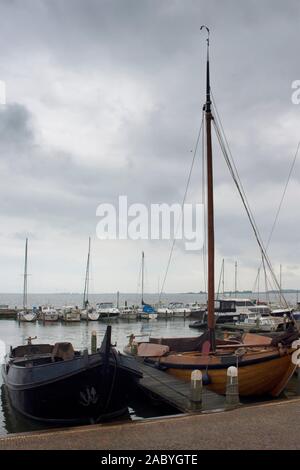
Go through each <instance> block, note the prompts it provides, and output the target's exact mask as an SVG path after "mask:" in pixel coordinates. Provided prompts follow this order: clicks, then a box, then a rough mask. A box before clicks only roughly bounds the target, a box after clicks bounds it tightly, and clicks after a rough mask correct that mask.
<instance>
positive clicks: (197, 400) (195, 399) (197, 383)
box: [191, 370, 202, 411]
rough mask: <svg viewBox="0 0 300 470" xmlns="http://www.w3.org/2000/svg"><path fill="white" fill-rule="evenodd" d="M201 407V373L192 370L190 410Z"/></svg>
mask: <svg viewBox="0 0 300 470" xmlns="http://www.w3.org/2000/svg"><path fill="white" fill-rule="evenodd" d="M201 407H202V373H201V370H193V372H192V373H191V410H193V411H197V410H200V409H201Z"/></svg>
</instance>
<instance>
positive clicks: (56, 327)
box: [0, 293, 296, 435]
mask: <svg viewBox="0 0 300 470" xmlns="http://www.w3.org/2000/svg"><path fill="white" fill-rule="evenodd" d="M28 297H29V299H28V304H29V305H43V304H50V305H54V306H57V307H59V306H62V305H67V304H73V305H81V303H82V296H81V295H80V294H71V293H70V294H67V293H66V294H40V295H38V294H33V295H29V296H28ZM288 297H289V298H288V300H289V302H291V303H293V304H294V303H295V301H296V296H295V295H293V294H291V295H289V296H288ZM125 300H127V301H128V305H131V304H139V301H140V297H139V295H138V294H121V295H120V304H121V305H122V304H124V302H125ZM145 300H146V301H148V302H150V303H155V302H156V301H157V295H154V294H149V295H145ZM162 300H163V301H164V302H170V301H182V302H186V303H187V302H194V301H198V302H204V301H205V296H203V295H199V294H198V295H196V294H170V295H165V296H164V298H163V299H162ZM271 300H275V299H271ZM90 301H91V303H93V304H94V303H96V302H105V301H113V302H116V295H114V294H99V295H91V296H90ZM0 304H8V305H9V306H21V304H22V295H21V294H0ZM191 321H194V320H189V319H187V320H183V319H172V320H154V321H147V320H142V321H126V320H120V319H117V320H113V321H111V322H110V324H111V325H112V341H113V342H114V343H116V345H117V346H116V347H117V349H119V350H120V351H122V350H123V348H124V346H125V345H126V344H127V342H128V336H129V335H130V334H131V333H134V334H135V335H137V336H138V335H139V336H140V337H142V336H144V337H145V339H147V338H148V337H149V335H152V336H175V337H176V336H195V330H192V329H190V328H189V323H190V322H191ZM93 330H95V331H97V337H98V344H99V343H100V341H101V339H102V338H103V335H104V333H105V330H106V323H105V322H104V321H101V322H100V321H99V322H89V323H86V322H80V323H74V324H62V323H60V322H56V323H53V324H46V325H42V324H41V323H38V322H36V323H21V324H20V325H19V324H18V322H16V321H15V320H0V340H2V341H4V343H5V345H6V350H7V351H8V349H9V347H10V346H17V345H20V344H26V338H28V336H32V337H33V336H37V341H38V342H41V343H43V342H46V343H55V342H57V341H70V342H71V343H72V344H73V346H74V347H75V348H76V349H85V348H90V338H91V332H92V331H93ZM196 334H197V333H196ZM1 385H2V378H1V376H0V386H1ZM291 394H292V395H293V394H294V392H293V385H292V388H291ZM162 414H174V410H173V409H167V408H166V406H154V405H153V404H152V403H150V402H148V401H147V400H146V399H145V398H143V399H142V400H141V401H140V402H138V401H136V402H135V403H134V404H133V405H132V409H131V410H130V415H131V416H130V418H131V419H139V418H144V417H153V416H160V415H162ZM130 418H129V419H130ZM42 427H43V428H45V425H43V426H42ZM40 428H41V425H39V424H36V423H33V422H31V421H29V420H27V419H25V418H23V417H22V416H20V415H19V414H17V413H16V412H15V411H14V410H12V409H11V407H10V405H9V402H8V400H7V396H6V394H5V390H4V387H2V386H1V399H0V435H1V434H2V435H3V434H7V433H11V432H23V431H29V430H34V429H40Z"/></svg>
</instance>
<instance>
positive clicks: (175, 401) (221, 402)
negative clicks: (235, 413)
mask: <svg viewBox="0 0 300 470" xmlns="http://www.w3.org/2000/svg"><path fill="white" fill-rule="evenodd" d="M139 367H140V371H141V372H142V373H143V378H142V379H140V381H139V386H140V388H141V389H142V390H144V392H146V393H148V394H149V393H150V394H153V395H155V396H156V397H158V398H159V399H161V400H162V401H164V402H166V403H168V404H169V405H171V406H173V407H174V408H176V409H178V410H179V411H181V412H184V413H187V412H191V411H192V409H193V405H192V402H191V399H190V396H191V388H190V387H191V385H190V383H189V382H183V381H182V380H179V379H177V378H175V377H173V376H172V375H169V374H168V373H167V372H164V371H161V370H159V369H156V368H154V367H152V366H149V365H147V364H145V363H144V362H139ZM217 409H218V410H220V409H225V398H224V397H222V396H220V395H217V394H216V393H214V392H212V391H210V390H208V389H207V388H206V387H203V395H202V407H201V410H199V411H212V410H217Z"/></svg>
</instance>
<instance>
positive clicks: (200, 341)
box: [137, 26, 299, 396]
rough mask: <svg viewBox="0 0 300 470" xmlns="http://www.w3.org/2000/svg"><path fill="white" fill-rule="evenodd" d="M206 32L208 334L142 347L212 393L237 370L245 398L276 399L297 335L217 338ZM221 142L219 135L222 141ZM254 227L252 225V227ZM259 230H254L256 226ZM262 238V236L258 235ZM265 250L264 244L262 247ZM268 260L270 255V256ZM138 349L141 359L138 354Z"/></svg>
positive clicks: (284, 381)
mask: <svg viewBox="0 0 300 470" xmlns="http://www.w3.org/2000/svg"><path fill="white" fill-rule="evenodd" d="M203 28H205V29H206V30H207V34H208V37H207V61H206V102H205V106H204V114H205V130H206V180H207V181H206V182H207V247H208V275H207V280H208V302H207V324H208V330H207V331H206V333H204V335H203V336H201V337H199V338H192V339H188V338H177V339H171V338H169V339H165V338H159V339H156V340H155V339H152V340H151V339H150V342H149V343H146V346H145V343H144V344H143V347H142V348H141V355H144V356H147V360H148V361H150V362H152V363H153V364H154V365H155V366H156V367H161V368H163V369H164V370H166V371H167V372H168V373H170V374H172V375H174V376H176V377H178V378H181V379H183V380H190V376H191V372H192V371H193V370H195V369H199V370H201V371H202V373H203V377H204V383H206V384H207V386H208V387H209V388H211V389H212V390H213V391H215V392H217V393H220V394H224V393H225V391H226V382H227V368H228V367H229V366H231V365H234V366H238V370H239V393H240V395H241V396H252V395H264V394H270V395H273V396H277V395H279V394H280V393H281V391H282V390H283V389H284V388H285V386H286V384H287V382H288V380H289V379H290V377H291V375H292V374H293V372H294V371H295V369H296V363H295V362H296V361H295V359H294V356H293V352H294V351H295V349H296V348H298V342H297V341H294V340H295V339H297V338H298V337H299V335H298V332H296V331H294V330H292V328H291V331H288V332H286V333H283V336H282V337H281V338H280V339H276V340H274V339H272V338H269V337H266V336H258V335H253V334H249V333H247V334H245V335H244V336H243V337H242V338H241V341H237V340H235V341H229V340H217V339H216V335H215V272H214V268H215V266H214V264H215V261H214V259H215V241H214V191H213V159H212V137H211V127H212V122H213V119H214V117H213V114H212V102H211V89H210V64H209V29H208V28H207V27H206V26H202V27H201V29H203ZM218 137H219V136H218ZM252 227H253V225H252ZM254 231H255V227H254ZM256 235H257V233H256ZM260 248H261V249H262V248H263V247H262V244H261V243H260ZM264 255H265V256H266V254H265V252H264ZM139 348H140V346H137V354H138V355H139Z"/></svg>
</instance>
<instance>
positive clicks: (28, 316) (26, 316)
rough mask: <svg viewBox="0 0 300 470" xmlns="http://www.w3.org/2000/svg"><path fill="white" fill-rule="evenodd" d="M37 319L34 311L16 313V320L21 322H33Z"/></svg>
mask: <svg viewBox="0 0 300 470" xmlns="http://www.w3.org/2000/svg"><path fill="white" fill-rule="evenodd" d="M36 320H37V314H36V313H35V312H30V311H28V312H26V311H25V312H24V311H23V312H19V313H18V321H22V322H34V321H36Z"/></svg>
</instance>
